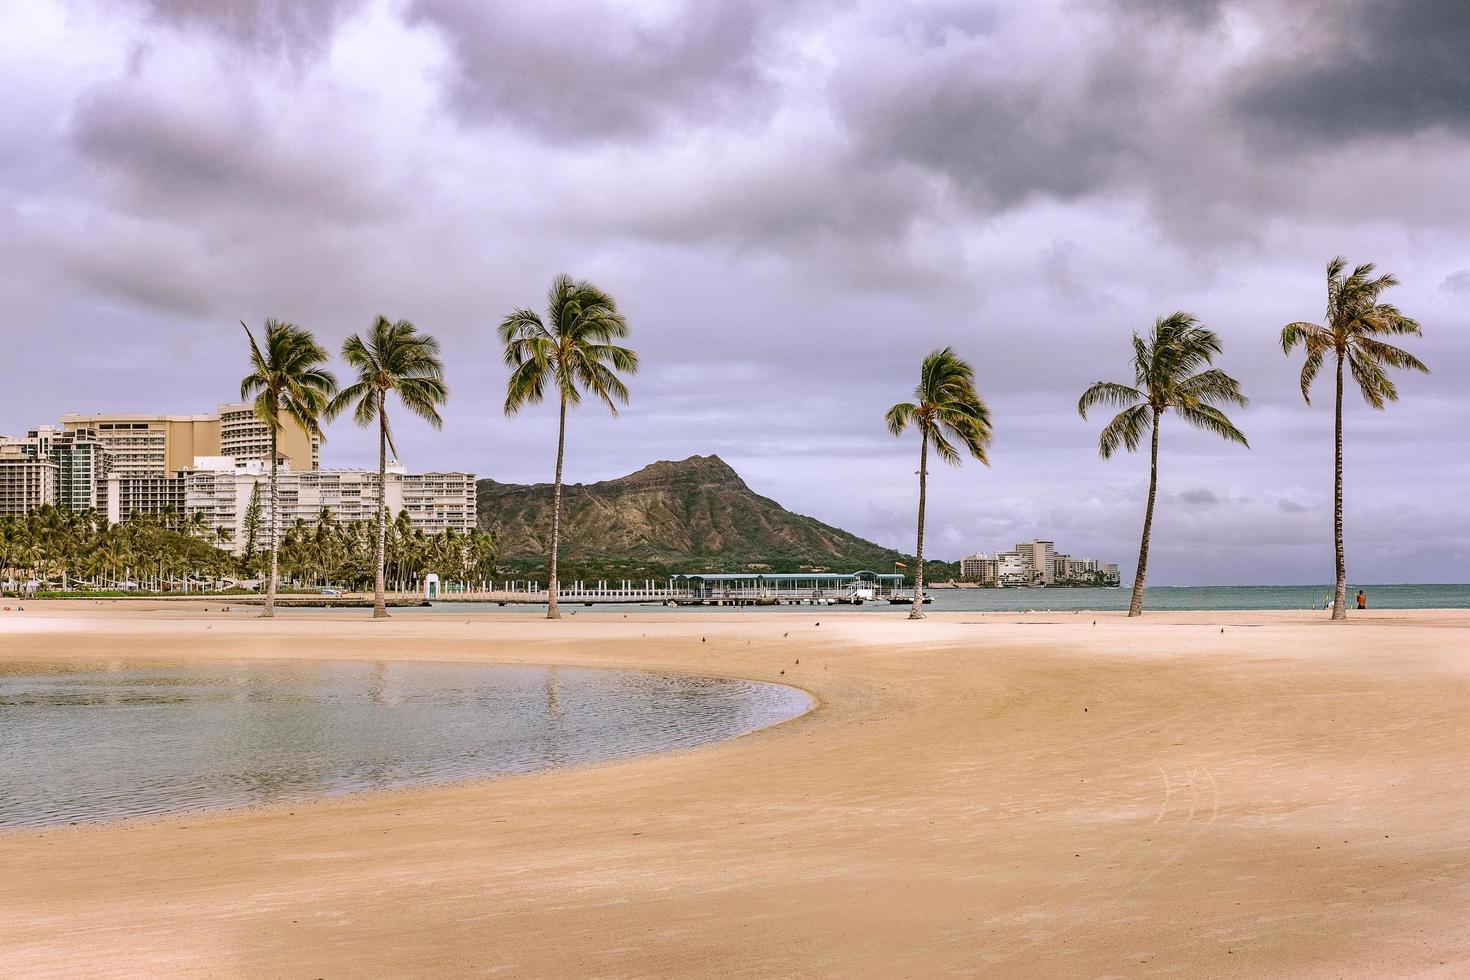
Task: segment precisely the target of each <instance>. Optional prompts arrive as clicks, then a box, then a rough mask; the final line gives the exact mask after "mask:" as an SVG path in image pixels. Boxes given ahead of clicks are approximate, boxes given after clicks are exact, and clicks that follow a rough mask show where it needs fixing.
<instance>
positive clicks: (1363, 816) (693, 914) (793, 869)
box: [0, 603, 1470, 978]
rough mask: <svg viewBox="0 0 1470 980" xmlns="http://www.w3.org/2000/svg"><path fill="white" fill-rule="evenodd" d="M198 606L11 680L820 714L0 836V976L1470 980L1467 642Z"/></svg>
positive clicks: (141, 622) (123, 621) (51, 608)
mask: <svg viewBox="0 0 1470 980" xmlns="http://www.w3.org/2000/svg"><path fill="white" fill-rule="evenodd" d="M209 608H210V610H211V611H208V612H206V611H204V610H203V609H202V608H201V607H200V606H198V605H197V604H196V605H192V606H169V605H168V604H154V603H132V604H111V605H86V606H83V605H78V604H61V603H50V604H48V603H28V604H27V605H26V610H25V612H24V613H18V612H14V611H12V612H6V613H0V657H3V658H8V659H18V660H36V659H43V658H78V659H88V660H97V659H99V658H100V659H107V658H119V659H121V658H149V659H159V660H186V659H189V658H209V659H228V658H273V657H313V658H367V659H393V660H441V661H485V662H499V663H560V664H575V665H587V666H607V667H638V668H647V669H656V670H676V671H688V672H699V673H708V674H719V675H725V676H733V677H745V678H752V679H757V680H771V681H782V682H786V683H790V684H793V685H796V686H799V687H802V688H804V689H806V690H808V691H810V692H811V693H812V694H813V695H815V696H816V698H817V699H818V700H819V704H818V707H817V708H816V709H815V710H814V711H812V712H811V713H809V714H807V715H805V716H803V717H801V718H799V719H796V720H794V721H791V722H788V723H785V724H783V725H780V726H777V727H775V728H770V729H766V730H763V731H760V732H757V733H754V734H752V735H748V736H745V737H742V738H739V739H735V740H733V741H728V742H724V743H721V744H718V745H714V746H707V747H703V748H699V749H693V750H687V751H679V752H671V753H665V754H657V755H650V756H644V757H640V758H636V759H632V760H624V761H620V762H616V763H608V764H604V765H598V766H592V767H584V768H577V769H567V770H559V771H553V772H545V773H539V774H533V775H528V776H516V777H509V778H503V779H498V780H483V781H477V782H472V783H465V784H456V785H451V786H444V787H438V788H432V789H422V790H407V791H398V792H385V793H370V794H362V795H357V796H352V797H344V798H339V799H335V800H327V801H322V802H313V803H304V804H293V805H290V806H286V807H278V808H264V809H257V810H241V811H233V812H219V813H212V814H189V815H186V816H179V817H173V818H168V819H161V820H153V821H147V822H137V823H126V824H117V825H110V826H109V825H98V826H80V827H70V828H64V829H40V830H21V831H10V832H4V833H0V975H4V976H6V977H51V976H54V977H76V976H129V977H131V976H171V975H181V976H211V977H261V976H272V977H277V976H278V977H366V976H436V977H447V976H479V975H503V976H517V977H521V976H547V977H566V976H579V975H596V976H603V977H634V976H673V975H686V976H745V977H763V976H795V975H800V976H829V977H838V976H843V977H849V976H875V977H876V976H883V977H893V976H911V977H923V976H935V975H954V974H958V975H973V976H986V977H994V976H1007V977H1009V976H1051V977H1058V976H1061V977H1072V976H1086V977H1125V976H1127V977H1133V976H1172V977H1191V978H1195V977H1213V976H1219V977H1226V976H1231V977H1235V976H1260V977H1268V976H1269V977H1282V976H1285V977H1354V976H1361V977H1384V976H1421V977H1426V976H1427V977H1451V976H1466V975H1470V930H1467V929H1466V928H1465V923H1467V922H1470V613H1467V612H1463V611H1461V612H1433V611H1428V612H1373V613H1369V614H1367V615H1365V616H1357V617H1355V618H1354V619H1353V620H1352V621H1351V622H1350V623H1349V624H1347V625H1345V626H1344V625H1333V624H1330V623H1328V622H1327V621H1326V620H1325V618H1324V617H1323V616H1321V615H1320V614H1309V613H1198V614H1177V613H1174V614H1158V615H1151V616H1148V617H1145V618H1144V619H1143V620H1142V621H1128V620H1126V619H1124V618H1123V617H1122V616H1120V615H1118V614H1090V613H1082V614H1070V613H1068V614H1061V615H1039V614H1016V613H1007V614H986V615H981V614H952V615H943V616H936V617H933V618H931V619H929V620H927V621H925V622H922V623H910V622H907V621H905V620H904V619H903V618H902V613H901V612H899V613H895V614H894V615H893V616H892V617H889V616H886V615H868V614H847V615H844V614H842V613H838V612H832V611H825V610H824V611H813V612H809V613H807V612H803V613H761V612H754V611H752V612H739V611H729V612H723V613H714V612H710V613H695V614H683V613H677V614H675V613H667V612H650V613H640V614H632V615H629V616H627V617H624V616H622V615H621V614H600V615H596V614H593V613H591V612H588V613H585V614H581V615H577V616H573V617H569V618H567V619H565V620H563V621H561V622H559V623H547V622H545V621H542V620H539V619H537V618H535V617H534V616H531V615H521V614H497V615H478V616H455V615H453V614H446V613H444V612H437V611H436V612H417V611H405V612H403V613H401V614H399V615H397V616H395V617H394V618H393V619H392V620H390V621H388V622H378V623H374V622H369V621H367V620H366V619H365V618H364V617H363V614H362V613H361V612H360V611H344V612H332V613H325V612H323V613H305V612H292V613H289V614H286V615H284V616H282V617H280V618H278V619H276V620H274V621H260V620H257V619H253V618H250V617H251V613H250V611H248V610H242V609H239V608H237V609H236V610H234V611H233V612H231V613H222V612H220V611H219V607H218V606H211V607H209ZM818 622H820V625H816V624H817V623H818ZM78 764H85V760H78Z"/></svg>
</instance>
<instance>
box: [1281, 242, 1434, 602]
mask: <svg viewBox="0 0 1470 980" xmlns="http://www.w3.org/2000/svg"><path fill="white" fill-rule="evenodd" d="M1346 268H1347V259H1345V258H1343V257H1342V256H1340V255H1339V256H1338V257H1337V258H1335V259H1333V260H1332V261H1331V262H1329V263H1327V318H1326V321H1325V322H1324V323H1321V324H1317V323H1308V322H1306V321H1303V320H1299V321H1297V322H1296V323H1288V324H1287V325H1286V326H1285V327H1284V328H1283V329H1282V331H1281V349H1282V350H1283V351H1284V352H1285V353H1287V354H1290V353H1291V352H1292V350H1293V349H1294V348H1296V347H1297V346H1298V345H1300V346H1301V347H1302V350H1303V351H1304V352H1305V353H1306V360H1305V361H1304V362H1303V363H1302V377H1301V386H1302V398H1303V399H1305V400H1306V402H1307V403H1308V404H1311V401H1312V398H1311V394H1310V390H1311V387H1312V382H1313V381H1314V380H1316V377H1317V373H1318V372H1319V371H1321V370H1322V362H1323V361H1324V360H1325V359H1326V357H1327V355H1328V354H1329V353H1330V354H1332V355H1333V356H1334V358H1335V359H1336V361H1337V408H1336V429H1335V431H1334V441H1333V446H1334V457H1333V479H1332V535H1333V543H1334V545H1335V546H1336V550H1337V555H1336V558H1337V588H1336V591H1335V592H1334V593H1333V598H1332V618H1333V619H1346V618H1347V560H1346V558H1345V557H1344V555H1343V546H1342V390H1343V367H1344V365H1346V367H1347V370H1348V371H1351V372H1352V375H1353V380H1354V381H1356V382H1357V384H1358V390H1359V391H1360V392H1362V394H1363V400H1364V401H1366V402H1367V403H1368V404H1369V405H1372V406H1373V407H1374V408H1376V409H1378V410H1379V411H1382V410H1383V408H1384V406H1385V405H1387V404H1388V403H1389V402H1392V401H1398V397H1399V391H1398V387H1397V386H1396V385H1395V384H1394V383H1393V381H1392V379H1390V378H1389V377H1388V375H1387V374H1386V373H1385V372H1384V368H1385V367H1391V368H1400V369H1403V370H1410V371H1422V372H1424V373H1425V374H1428V373H1429V368H1427V367H1425V366H1424V364H1423V362H1421V361H1420V360H1419V359H1418V358H1417V357H1415V356H1414V355H1413V354H1410V353H1409V352H1408V351H1406V350H1403V349H1402V348H1399V347H1394V346H1393V345H1391V344H1386V343H1384V342H1383V341H1382V340H1379V339H1378V338H1379V337H1385V336H1387V337H1401V336H1405V335H1409V336H1414V337H1418V336H1420V330H1419V324H1418V322H1417V321H1415V320H1411V319H1409V318H1408V317H1406V316H1404V315H1403V314H1402V313H1400V312H1399V310H1398V307H1396V306H1393V305H1391V304H1388V303H1383V302H1380V301H1379V296H1381V295H1382V294H1383V292H1384V290H1386V289H1389V288H1390V287H1392V286H1397V285H1398V283H1399V281H1398V279H1397V278H1396V277H1394V276H1392V275H1389V274H1387V273H1385V274H1383V275H1381V276H1374V275H1373V268H1374V266H1373V263H1371V262H1368V263H1365V264H1363V265H1360V266H1358V267H1357V268H1355V269H1354V270H1353V271H1352V272H1351V273H1349V274H1348V275H1346V276H1344V275H1343V271H1344V270H1345V269H1346Z"/></svg>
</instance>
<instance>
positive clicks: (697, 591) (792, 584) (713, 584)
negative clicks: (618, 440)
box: [389, 571, 928, 606]
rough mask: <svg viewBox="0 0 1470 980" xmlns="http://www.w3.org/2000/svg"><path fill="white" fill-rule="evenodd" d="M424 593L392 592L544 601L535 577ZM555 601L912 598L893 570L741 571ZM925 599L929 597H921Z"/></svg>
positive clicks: (580, 584)
mask: <svg viewBox="0 0 1470 980" xmlns="http://www.w3.org/2000/svg"><path fill="white" fill-rule="evenodd" d="M434 585H435V586H436V588H435V589H434V590H433V591H432V592H431V593H426V592H425V590H423V589H420V588H411V589H409V588H401V589H398V590H394V591H392V592H390V593H389V595H390V598H391V599H393V600H396V601H400V602H403V603H405V604H409V603H413V604H417V603H419V602H422V601H424V600H427V601H429V602H435V603H439V602H488V603H494V604H496V605H500V606H507V605H544V604H546V603H547V602H548V601H549V598H550V596H549V595H548V592H547V589H546V586H545V585H544V584H543V583H541V582H539V581H536V580H507V581H504V582H501V583H499V584H498V585H497V584H496V583H494V582H448V581H446V582H436V583H434ZM557 601H558V602H560V603H563V604H567V605H577V604H580V605H584V606H598V605H625V604H635V605H668V606H793V605H816V606H831V605H861V604H863V603H865V602H883V603H901V602H912V601H913V592H912V590H910V591H908V592H905V591H904V589H903V576H902V575H899V574H897V573H878V572H870V571H859V572H853V573H850V574H842V573H835V572H797V573H780V572H761V573H756V572H745V573H734V574H709V575H674V576H670V577H669V578H668V579H665V580H662V581H659V580H655V579H641V580H631V579H623V580H606V579H601V580H596V581H582V580H573V581H570V582H563V583H561V586H560V588H559V589H558V591H557ZM925 601H926V602H927V601H928V597H927V596H926V597H925Z"/></svg>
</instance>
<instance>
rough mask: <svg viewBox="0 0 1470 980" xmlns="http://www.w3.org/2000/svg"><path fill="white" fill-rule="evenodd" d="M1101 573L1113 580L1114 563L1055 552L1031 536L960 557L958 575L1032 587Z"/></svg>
mask: <svg viewBox="0 0 1470 980" xmlns="http://www.w3.org/2000/svg"><path fill="white" fill-rule="evenodd" d="M1097 576H1101V577H1102V578H1103V580H1105V581H1109V582H1113V583H1116V582H1117V581H1118V566H1117V565H1114V564H1110V563H1106V562H1100V561H1098V560H1097V559H1096V558H1073V557H1072V556H1071V555H1062V554H1057V552H1056V545H1055V544H1054V543H1053V542H1051V541H1044V540H1041V539H1039V538H1038V539H1034V540H1032V541H1027V542H1023V543H1021V544H1018V545H1016V547H1015V548H1013V549H1012V550H1010V551H998V552H996V553H995V555H994V556H991V555H987V554H985V553H984V552H977V553H975V554H973V555H969V556H967V557H965V558H961V559H960V578H962V579H964V580H966V581H969V582H978V583H979V584H981V585H998V586H1033V585H1052V584H1055V583H1057V582H1068V583H1075V582H1088V581H1092V580H1094V579H1095V578H1096V577H1097Z"/></svg>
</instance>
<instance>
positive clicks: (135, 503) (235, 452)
mask: <svg viewBox="0 0 1470 980" xmlns="http://www.w3.org/2000/svg"><path fill="white" fill-rule="evenodd" d="M277 469H278V479H277V484H278V488H279V495H280V502H281V508H280V510H281V512H280V515H279V526H280V528H281V529H282V530H284V529H285V528H287V527H290V526H291V525H293V524H295V523H296V522H297V521H298V520H299V521H304V522H305V523H307V524H308V525H310V526H312V527H315V526H316V525H317V523H318V522H319V521H320V520H321V519H322V517H323V516H324V515H326V514H328V513H330V516H331V519H332V520H334V521H341V522H352V521H368V520H371V519H372V517H373V510H374V507H375V506H376V501H377V492H378V473H377V470H361V469H328V470H324V469H321V441H320V440H319V439H317V438H314V437H310V436H308V435H307V433H306V432H305V430H303V429H302V428H301V427H300V426H298V425H296V424H295V423H294V422H290V421H288V422H287V423H286V424H285V425H284V426H283V427H282V431H281V433H280V434H279V436H278V438H277ZM269 481H270V430H269V429H268V428H267V427H266V425H265V423H264V422H262V421H261V420H260V418H259V417H258V416H256V414H255V411H254V409H253V408H252V407H251V406H249V405H244V404H227V405H221V406H220V407H219V409H218V410H217V411H215V412H212V413H208V414H202V415H152V414H107V413H94V414H67V415H63V416H62V418H61V426H60V428H57V427H55V426H50V425H44V426H40V427H38V428H36V429H32V430H30V431H29V432H27V433H26V435H25V436H24V437H23V438H15V437H8V436H0V516H19V517H23V516H25V515H27V514H29V513H30V512H32V511H34V510H36V509H37V508H38V507H42V506H45V505H48V504H49V505H51V506H55V507H62V508H66V509H68V510H72V511H77V512H81V511H85V510H95V511H96V512H98V513H99V514H103V515H105V516H106V518H107V520H108V521H109V522H111V523H119V522H121V521H123V520H125V519H127V517H128V516H129V515H131V514H133V513H142V514H159V513H173V514H175V515H177V516H178V517H180V518H187V517H192V516H193V515H195V514H199V515H202V520H203V527H204V529H205V530H207V531H208V533H209V535H210V540H211V541H212V542H213V543H215V544H216V545H218V546H220V547H222V548H230V549H231V550H233V551H235V552H236V553H239V552H240V551H241V550H242V549H243V548H245V547H246V538H247V536H248V535H247V533H246V531H247V529H246V526H245V525H246V523H247V514H248V512H249V511H251V509H252V508H251V501H252V499H254V500H256V501H257V503H258V511H259V515H260V519H261V520H268V517H269V504H268V500H269ZM386 496H387V509H388V513H389V514H390V515H396V514H399V513H401V512H405V511H406V512H407V513H408V515H409V519H410V521H411V522H412V525H413V527H414V529H415V530H419V531H423V532H424V533H425V534H438V533H441V532H443V531H446V530H454V531H456V532H460V533H463V532H467V531H469V530H470V529H471V528H473V527H474V526H475V520H476V515H475V475H474V474H473V473H439V472H435V473H409V472H407V470H406V469H405V468H404V467H402V466H400V465H398V464H396V463H394V464H393V465H390V466H389V467H388V472H387V489H386ZM268 529H269V528H268V526H267V530H268Z"/></svg>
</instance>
